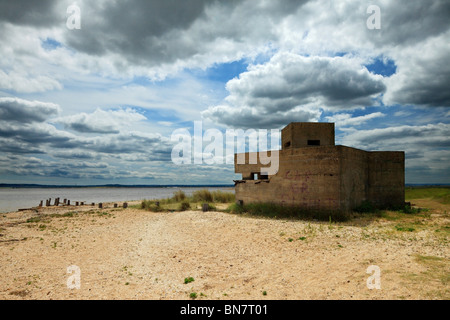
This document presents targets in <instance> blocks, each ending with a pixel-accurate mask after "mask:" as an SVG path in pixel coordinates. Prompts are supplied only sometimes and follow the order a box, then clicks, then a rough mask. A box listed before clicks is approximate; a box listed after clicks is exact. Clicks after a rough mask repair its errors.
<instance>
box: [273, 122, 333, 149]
mask: <svg viewBox="0 0 450 320" xmlns="http://www.w3.org/2000/svg"><path fill="white" fill-rule="evenodd" d="M308 140H319V141H320V145H321V146H334V123H309V122H293V123H290V124H289V125H287V126H286V127H285V128H284V129H283V130H281V147H282V149H289V148H305V147H309V145H308Z"/></svg>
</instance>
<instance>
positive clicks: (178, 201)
mask: <svg viewBox="0 0 450 320" xmlns="http://www.w3.org/2000/svg"><path fill="white" fill-rule="evenodd" d="M234 199H235V197H234V193H232V192H223V191H220V190H217V191H213V192H211V191H209V190H207V189H202V190H197V191H195V192H194V193H193V194H192V196H187V195H186V194H185V193H184V192H183V191H182V190H179V191H176V192H174V194H173V196H172V197H171V198H167V199H158V200H142V202H141V204H140V206H139V209H143V210H147V211H152V212H161V211H186V210H190V209H192V210H197V208H200V209H201V206H202V204H203V203H208V205H209V208H210V210H217V207H216V206H215V205H214V204H215V203H231V202H233V201H234Z"/></svg>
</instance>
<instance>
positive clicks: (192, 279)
mask: <svg viewBox="0 0 450 320" xmlns="http://www.w3.org/2000/svg"><path fill="white" fill-rule="evenodd" d="M194 281H195V280H194V278H192V277H188V278H184V284H188V283H191V282H194Z"/></svg>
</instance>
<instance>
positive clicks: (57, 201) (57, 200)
mask: <svg viewBox="0 0 450 320" xmlns="http://www.w3.org/2000/svg"><path fill="white" fill-rule="evenodd" d="M57 206H59V198H56V199H55V207H57Z"/></svg>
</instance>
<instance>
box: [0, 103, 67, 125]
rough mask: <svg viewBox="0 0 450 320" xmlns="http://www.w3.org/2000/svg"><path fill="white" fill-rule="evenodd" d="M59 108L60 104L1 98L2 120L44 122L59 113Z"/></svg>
mask: <svg viewBox="0 0 450 320" xmlns="http://www.w3.org/2000/svg"><path fill="white" fill-rule="evenodd" d="M59 109H60V108H59V106H58V105H56V104H53V103H45V102H39V101H27V100H23V99H19V98H0V120H2V121H5V120H7V121H16V122H20V123H31V122H44V121H45V120H47V119H48V118H49V117H50V116H53V115H57V114H58V112H59Z"/></svg>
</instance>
